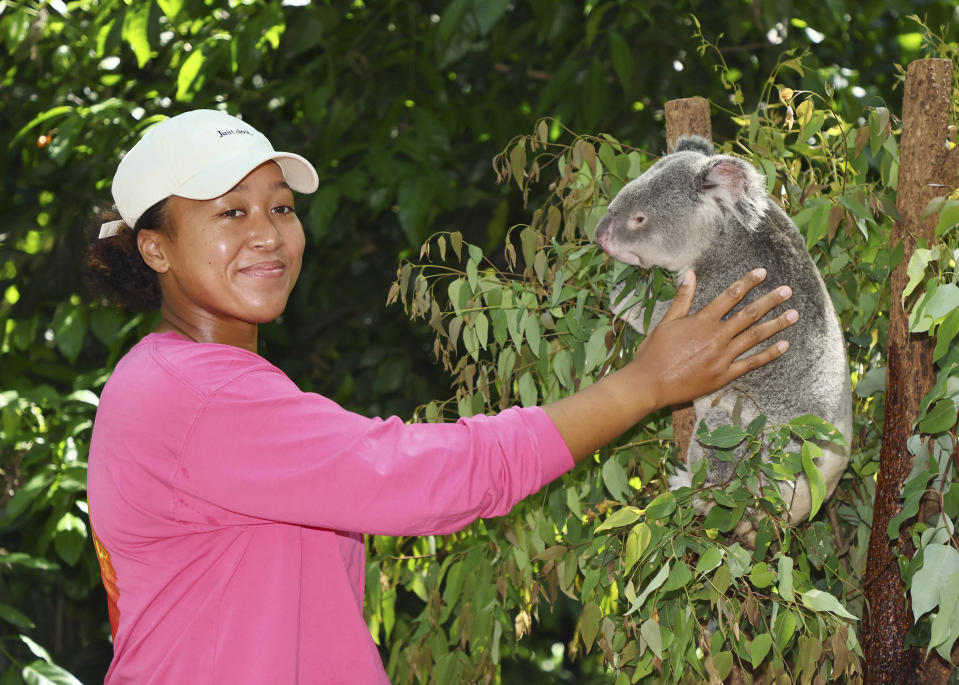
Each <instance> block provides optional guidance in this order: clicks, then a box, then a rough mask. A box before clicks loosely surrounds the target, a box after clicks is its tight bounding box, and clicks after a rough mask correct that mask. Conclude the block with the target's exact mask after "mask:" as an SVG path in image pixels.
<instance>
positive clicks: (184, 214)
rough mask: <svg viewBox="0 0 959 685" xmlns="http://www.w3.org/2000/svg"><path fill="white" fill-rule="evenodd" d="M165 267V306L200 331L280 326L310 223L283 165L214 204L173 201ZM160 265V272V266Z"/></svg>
mask: <svg viewBox="0 0 959 685" xmlns="http://www.w3.org/2000/svg"><path fill="white" fill-rule="evenodd" d="M166 210H167V219H168V221H169V224H170V226H171V227H172V231H171V232H170V233H171V234H172V235H171V236H169V237H167V238H166V240H165V241H164V253H165V256H166V261H165V266H166V270H165V271H163V270H160V283H161V288H162V292H163V307H164V309H165V310H168V311H170V312H171V313H175V315H176V316H177V317H178V318H180V319H181V320H183V321H185V322H188V323H191V324H195V325H200V326H208V325H213V326H219V325H227V326H235V325H238V324H239V325H243V324H260V323H265V322H267V321H272V320H273V319H275V318H276V317H277V316H279V315H280V314H281V313H282V312H283V309H284V308H285V307H286V301H287V298H288V297H289V295H290V291H291V290H293V286H294V285H295V283H296V279H297V277H298V276H299V274H300V266H301V264H302V259H303V247H304V237H303V226H302V225H301V224H300V220H299V219H298V218H297V216H296V212H295V211H294V210H293V192H292V191H291V190H290V188H289V186H288V185H287V184H286V181H285V180H284V178H283V172H282V171H281V170H280V167H279V166H278V165H277V164H276V163H275V162H266V163H265V164H262V165H261V166H259V167H257V168H256V169H254V170H253V171H251V172H250V173H249V174H247V175H246V177H245V178H244V179H243V180H242V181H240V182H239V183H238V184H237V185H236V186H235V187H234V188H233V189H231V190H229V191H227V192H226V193H225V194H223V195H221V196H220V197H217V198H214V199H212V200H188V199H186V198H182V197H177V196H172V197H170V199H169V201H168V202H167V206H166ZM154 268H156V267H154Z"/></svg>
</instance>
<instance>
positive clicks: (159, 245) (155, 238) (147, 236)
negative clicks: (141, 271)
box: [137, 228, 170, 274]
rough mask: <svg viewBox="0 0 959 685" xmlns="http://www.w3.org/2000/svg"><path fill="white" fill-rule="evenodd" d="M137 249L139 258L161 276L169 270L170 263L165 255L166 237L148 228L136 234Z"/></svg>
mask: <svg viewBox="0 0 959 685" xmlns="http://www.w3.org/2000/svg"><path fill="white" fill-rule="evenodd" d="M137 249H139V250H140V256H141V257H143V261H144V262H146V263H147V266H149V267H150V268H151V269H153V270H154V271H156V272H157V273H160V274H163V273H166V272H167V271H169V270H170V261H169V259H168V258H167V253H166V236H165V235H164V234H163V233H162V232H161V231H154V230H152V229H149V228H145V229H142V230H140V232H139V233H137Z"/></svg>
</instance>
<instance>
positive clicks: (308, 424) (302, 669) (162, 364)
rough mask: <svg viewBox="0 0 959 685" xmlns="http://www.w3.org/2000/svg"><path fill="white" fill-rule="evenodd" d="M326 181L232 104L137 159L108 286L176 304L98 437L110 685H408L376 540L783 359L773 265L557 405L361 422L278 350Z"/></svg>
mask: <svg viewBox="0 0 959 685" xmlns="http://www.w3.org/2000/svg"><path fill="white" fill-rule="evenodd" d="M316 187H317V177H316V172H315V171H314V170H313V167H312V166H311V165H310V164H309V162H307V161H306V160H304V159H303V158H302V157H299V156H298V155H294V154H291V153H285V152H276V151H275V150H274V149H273V147H272V145H271V144H270V143H269V141H268V140H267V139H266V138H265V137H264V136H263V135H262V134H260V133H259V132H258V131H256V130H255V129H253V128H252V127H250V126H249V125H248V124H246V123H244V122H243V121H241V120H239V119H236V118H234V117H232V116H229V115H227V114H225V113H223V112H215V111H195V112H187V113H185V114H181V115H180V116H177V117H174V118H172V119H168V120H166V121H164V122H162V123H160V124H158V125H157V126H155V127H154V128H153V129H151V130H150V131H149V132H147V134H146V135H145V136H144V137H143V139H142V140H141V141H140V142H139V143H137V145H136V146H134V147H133V149H131V150H130V151H129V152H128V153H127V155H126V156H125V157H124V158H123V160H122V161H121V163H120V165H119V168H118V169H117V173H116V176H115V177H114V180H113V197H114V200H115V202H116V207H117V211H118V213H119V215H120V217H121V218H120V219H119V220H115V221H111V222H108V223H106V224H104V225H103V227H102V229H101V231H100V237H99V238H98V239H97V240H96V241H95V242H94V243H93V245H91V247H90V251H89V256H90V260H89V262H90V266H91V271H92V274H93V276H92V278H93V280H94V281H95V282H96V283H98V284H99V286H100V292H104V293H107V294H109V295H111V296H112V297H113V298H114V299H116V300H117V301H119V302H121V303H125V304H128V305H135V306H141V307H142V306H146V307H157V306H158V307H159V309H160V314H161V317H160V323H159V324H158V326H157V328H156V329H155V330H154V331H153V332H152V333H150V334H149V335H147V336H145V337H144V338H143V339H142V340H141V341H140V342H139V343H138V344H137V345H135V346H134V347H133V348H132V349H131V350H130V351H129V352H128V353H127V354H126V355H125V356H124V357H123V358H122V359H121V360H120V361H119V363H118V364H117V366H116V369H115V371H114V373H113V374H112V376H111V377H110V380H109V381H108V382H107V384H106V386H105V387H104V390H103V393H102V396H101V398H100V403H99V405H98V408H97V416H96V421H95V423H94V428H93V437H92V440H91V444H90V460H89V473H88V482H87V491H88V497H89V505H90V507H89V512H90V522H91V527H92V529H93V531H94V542H95V545H96V549H97V557H98V559H99V561H100V567H101V575H102V578H103V582H104V586H105V588H106V589H107V597H108V614H109V617H110V625H111V629H112V632H113V637H114V656H113V661H112V663H111V665H110V669H109V671H108V673H107V676H106V682H107V683H108V684H117V683H138V684H141V685H146V684H150V683H191V684H198V685H208V684H213V683H231V684H233V685H242V684H244V683H250V684H259V683H265V682H279V683H387V682H388V679H387V676H386V673H385V671H384V669H383V665H382V663H381V661H380V658H379V654H378V652H377V649H376V647H375V645H374V644H373V640H372V638H371V636H370V633H369V630H368V629H367V626H366V623H365V621H364V618H363V594H364V582H365V577H366V572H365V548H364V541H363V534H364V533H376V534H387V535H422V534H444V533H449V532H453V531H456V530H458V529H460V528H462V527H464V526H466V525H467V524H469V523H470V522H472V521H473V520H475V519H476V518H479V517H490V516H501V515H503V514H505V513H507V512H508V511H509V510H510V508H511V507H512V506H513V505H514V504H515V503H516V502H518V501H519V500H520V499H522V498H524V497H526V496H527V495H529V494H531V493H533V492H535V491H536V490H538V489H539V488H540V487H541V486H542V485H544V484H545V483H546V482H548V481H550V480H552V479H554V478H556V477H558V476H559V475H560V474H562V473H564V472H566V471H568V470H569V469H570V468H572V467H573V464H574V460H581V459H583V458H584V457H586V456H589V455H592V454H593V452H594V451H595V450H596V449H597V448H598V447H599V446H600V445H601V444H603V443H605V442H607V441H609V440H611V439H612V438H614V437H615V436H617V435H619V434H620V433H621V432H623V431H624V430H626V429H627V428H629V427H630V426H631V425H633V424H634V423H636V422H637V421H639V420H640V419H641V418H642V417H643V416H645V415H646V414H647V413H648V412H650V411H652V410H654V409H657V408H659V407H662V406H666V405H669V404H674V403H677V402H681V401H684V400H687V399H692V398H693V397H697V396H700V395H703V394H706V393H707V392H710V391H712V390H714V389H716V388H718V387H720V386H721V385H724V384H726V383H727V382H729V381H730V380H731V379H732V378H734V377H736V376H738V375H740V374H742V373H744V372H745V371H747V370H750V369H752V368H755V367H756V366H758V365H760V364H764V363H766V362H768V361H771V360H772V359H774V358H776V357H777V356H779V355H780V354H782V352H783V351H784V348H783V347H781V346H778V345H772V346H770V347H768V348H766V349H765V350H764V351H762V352H759V353H757V354H753V355H751V356H747V357H745V358H742V359H737V358H738V357H740V356H741V355H742V354H743V353H744V352H746V351H747V350H749V349H750V348H751V347H752V346H753V345H755V344H757V343H759V342H761V341H762V340H764V339H766V338H768V337H769V336H771V335H773V334H775V333H777V332H778V331H780V330H782V329H783V328H785V327H786V326H788V325H789V324H790V321H789V320H788V318H787V315H788V313H786V314H784V315H783V316H780V317H778V318H777V319H774V320H773V321H770V322H766V323H762V324H756V325H753V324H755V322H756V321H757V320H758V319H759V318H760V317H762V316H763V315H764V314H765V313H766V312H768V311H769V310H770V309H772V308H773V307H775V306H778V305H779V304H781V303H782V301H783V300H784V299H786V297H787V296H784V295H783V293H782V292H781V291H778V290H774V291H772V292H770V293H768V294H766V295H764V296H763V297H761V298H759V299H758V300H757V301H756V303H755V304H754V306H752V307H749V308H745V309H743V310H742V311H741V312H740V313H737V314H734V315H732V316H729V317H728V319H725V320H724V317H725V315H726V314H727V313H728V312H729V311H730V309H732V308H733V307H734V306H735V304H736V303H737V302H739V300H740V299H741V298H742V297H743V296H744V295H745V294H746V293H747V292H748V291H749V290H750V289H751V288H752V287H754V286H755V285H756V284H758V283H759V282H760V281H762V279H763V276H764V273H763V272H762V270H754V271H752V272H751V273H749V274H748V275H747V276H745V277H744V278H742V279H740V280H739V281H737V282H736V283H735V284H733V286H732V287H731V288H730V289H729V290H728V291H727V292H726V293H725V294H724V295H723V296H721V297H719V298H717V299H716V300H714V301H713V303H711V304H709V305H707V306H706V307H704V308H703V309H702V310H700V311H699V312H697V313H696V314H695V315H693V316H686V314H687V312H688V309H689V305H690V302H691V301H692V296H693V291H694V288H695V278H694V277H692V275H691V276H690V278H689V279H688V280H687V281H686V283H685V284H684V286H683V287H682V288H680V291H679V293H678V294H677V296H676V298H675V300H674V305H673V307H672V308H671V309H670V311H669V312H668V313H667V315H666V317H665V318H664V319H663V322H662V323H661V324H660V325H659V326H658V327H657V328H656V329H655V330H654V331H653V332H651V333H650V335H649V336H648V337H647V338H646V341H645V342H644V343H643V345H642V346H641V347H640V348H639V350H638V351H637V355H636V358H635V360H634V361H633V362H632V363H630V364H628V365H627V366H626V367H625V368H623V369H622V370H620V371H618V372H616V373H615V374H611V375H609V376H607V377H606V378H604V379H602V380H600V381H598V382H597V383H595V384H593V385H591V386H590V387H589V388H587V389H586V390H583V391H581V392H579V393H576V394H575V395H571V396H570V397H567V398H564V399H562V400H560V401H558V402H554V403H552V404H549V405H547V406H545V407H529V408H511V409H507V410H506V411H503V412H501V413H500V414H497V415H495V416H474V417H471V418H468V419H462V420H460V421H459V422H457V423H456V424H418V425H408V424H406V423H404V422H403V421H402V420H400V419H398V418H396V417H392V418H389V419H386V420H382V419H379V418H376V419H369V418H365V417H362V416H359V415H357V414H353V413H350V412H347V411H345V410H343V409H342V408H340V407H339V406H337V405H336V404H334V403H333V402H331V401H330V400H328V399H326V398H324V397H321V396H319V395H316V394H313V393H304V392H302V391H301V390H300V389H299V388H297V387H296V385H295V384H294V383H293V382H292V381H291V380H290V379H289V378H288V377H287V376H286V375H285V374H284V373H283V372H282V371H280V370H279V369H278V368H276V367H275V366H273V365H272V364H270V363H269V362H268V361H266V360H265V359H263V358H262V357H260V356H259V355H258V354H257V353H256V351H257V327H258V325H259V324H260V323H264V322H267V321H271V320H272V319H274V318H276V317H277V316H279V314H280V313H281V312H282V311H283V308H284V307H285V306H286V301H287V298H288V297H289V294H290V291H291V290H292V289H293V287H294V285H295V283H296V279H297V276H298V275H299V272H300V266H301V261H302V257H303V249H304V237H303V227H302V226H301V225H300V221H299V219H298V218H297V216H296V212H295V211H294V208H293V207H294V197H293V191H298V192H313V191H314V190H315V189H316Z"/></svg>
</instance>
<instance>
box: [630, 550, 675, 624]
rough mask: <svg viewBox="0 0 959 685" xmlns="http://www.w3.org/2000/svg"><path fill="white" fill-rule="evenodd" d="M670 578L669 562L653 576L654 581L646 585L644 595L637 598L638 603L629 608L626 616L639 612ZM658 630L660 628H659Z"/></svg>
mask: <svg viewBox="0 0 959 685" xmlns="http://www.w3.org/2000/svg"><path fill="white" fill-rule="evenodd" d="M668 577H669V562H666V564H665V565H664V566H663V567H662V568H660V569H659V572H658V573H657V574H656V575H655V576H653V579H652V580H650V581H649V582H648V583H646V587H644V588H643V591H642V593H641V594H640V595H639V596H638V597H637V598H636V601H635V602H633V604H632V606H630V607H629V611H627V612H626V615H627V616H628V615H629V614H631V613H633V612H635V611H639V610H640V609H641V608H642V607H643V604H644V603H645V602H646V598H647V597H649V595H650V594H652V593H653V592H655V591H656V590H657V589H658V588H659V587H660V586H661V585H662V584H663V583H665V582H666V578H668ZM657 628H658V626H657Z"/></svg>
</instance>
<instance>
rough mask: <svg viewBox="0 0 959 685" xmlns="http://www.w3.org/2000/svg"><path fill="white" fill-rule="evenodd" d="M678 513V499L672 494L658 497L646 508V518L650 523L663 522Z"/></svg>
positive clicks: (666, 493)
mask: <svg viewBox="0 0 959 685" xmlns="http://www.w3.org/2000/svg"><path fill="white" fill-rule="evenodd" d="M674 511H676V497H675V495H673V493H671V492H664V493H662V494H660V495H657V496H656V499H654V500H653V501H652V502H650V503H649V506H647V507H646V518H647V519H649V520H650V521H662V520H664V519H666V518H668V517H669V516H670V515H671V514H672V513H673V512H674Z"/></svg>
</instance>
